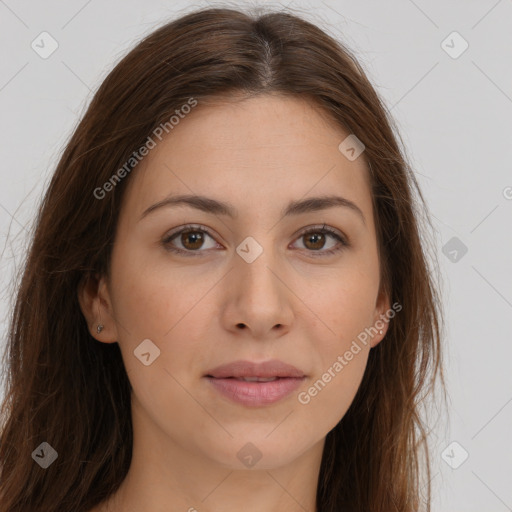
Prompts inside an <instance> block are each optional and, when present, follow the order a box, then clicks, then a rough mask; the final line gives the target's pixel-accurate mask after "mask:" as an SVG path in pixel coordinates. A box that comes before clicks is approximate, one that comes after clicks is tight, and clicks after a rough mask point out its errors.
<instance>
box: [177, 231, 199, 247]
mask: <svg viewBox="0 0 512 512" xmlns="http://www.w3.org/2000/svg"><path fill="white" fill-rule="evenodd" d="M180 235H181V236H180V241H181V244H182V245H183V247H185V249H190V250H194V249H200V248H201V246H202V245H203V243H204V236H203V233H202V232H201V231H182V232H181V233H180Z"/></svg>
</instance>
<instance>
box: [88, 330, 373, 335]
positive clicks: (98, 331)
mask: <svg viewBox="0 0 512 512" xmlns="http://www.w3.org/2000/svg"><path fill="white" fill-rule="evenodd" d="M98 332H99V331H98ZM382 333H383V330H382V329H381V330H380V331H379V334H382Z"/></svg>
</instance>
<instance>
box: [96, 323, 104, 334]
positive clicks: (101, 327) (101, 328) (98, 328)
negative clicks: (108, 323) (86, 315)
mask: <svg viewBox="0 0 512 512" xmlns="http://www.w3.org/2000/svg"><path fill="white" fill-rule="evenodd" d="M101 331H103V325H101V324H98V327H97V328H96V332H97V333H98V334H99V333H100V332H101Z"/></svg>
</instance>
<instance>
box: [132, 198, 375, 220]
mask: <svg viewBox="0 0 512 512" xmlns="http://www.w3.org/2000/svg"><path fill="white" fill-rule="evenodd" d="M182 205H185V206H190V207H192V208H196V209H197V210H201V211H203V212H206V213H212V214H214V215H224V216H228V217H231V218H235V217H237V216H238V212H237V210H236V208H235V207H234V206H233V205H231V204H229V203H224V202H221V201H217V200H216V199H212V198H210V197H206V196H200V195H192V194H183V195H173V196H169V197H166V198H165V199H163V200H162V201H158V203H155V204H153V205H151V206H150V207H149V208H147V209H146V210H144V212H143V213H142V215H141V217H140V220H142V219H143V218H144V217H146V216H147V215H149V214H150V213H152V212H154V211H155V210H157V209H159V208H163V207H172V206H182ZM335 207H344V208H349V209H350V210H352V211H353V212H355V213H357V214H358V216H359V217H360V218H361V220H362V221H363V224H366V221H365V218H364V214H363V212H362V211H361V209H360V208H359V207H358V206H357V205H356V204H355V203H354V202H352V201H350V200H349V199H346V198H344V197H341V196H333V195H330V196H320V197H309V198H306V199H302V200H297V201H290V203H288V205H287V206H286V208H284V210H283V211H282V212H281V216H282V217H287V216H291V215H300V214H303V213H309V212H316V211H320V210H326V209H328V208H335Z"/></svg>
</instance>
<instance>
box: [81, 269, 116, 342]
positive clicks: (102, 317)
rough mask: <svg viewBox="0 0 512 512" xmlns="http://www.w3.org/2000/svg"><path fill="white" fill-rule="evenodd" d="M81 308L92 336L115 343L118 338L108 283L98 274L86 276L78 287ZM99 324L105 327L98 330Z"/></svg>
mask: <svg viewBox="0 0 512 512" xmlns="http://www.w3.org/2000/svg"><path fill="white" fill-rule="evenodd" d="M77 294H78V302H79V303H80V309H81V310H82V313H83V315H84V317H85V319H86V321H87V325H88V326H89V332H90V333H91V336H92V337H93V338H95V339H96V340H98V341H101V342H102V343H115V342H116V341H117V339H118V336H117V328H116V324H115V322H114V315H113V310H112V303H111V300H110V295H109V291H108V285H107V282H106V280H105V278H104V277H101V278H100V276H99V275H98V274H95V275H91V274H88V275H86V276H84V277H83V278H82V279H81V280H80V283H79V285H78V289H77ZM98 325H103V329H102V330H101V331H100V332H98V330H97V329H98Z"/></svg>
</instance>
